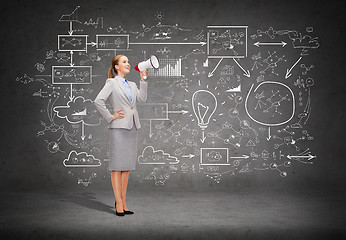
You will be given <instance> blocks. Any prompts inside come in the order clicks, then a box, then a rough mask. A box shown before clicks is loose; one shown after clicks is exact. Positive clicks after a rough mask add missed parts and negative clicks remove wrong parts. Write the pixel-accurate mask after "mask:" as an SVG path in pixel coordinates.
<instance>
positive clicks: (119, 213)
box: [114, 201, 125, 217]
mask: <svg viewBox="0 0 346 240" xmlns="http://www.w3.org/2000/svg"><path fill="white" fill-rule="evenodd" d="M114 208H115V215H117V216H120V217H122V216H125V212H118V211H117V202H116V201H115V202H114Z"/></svg>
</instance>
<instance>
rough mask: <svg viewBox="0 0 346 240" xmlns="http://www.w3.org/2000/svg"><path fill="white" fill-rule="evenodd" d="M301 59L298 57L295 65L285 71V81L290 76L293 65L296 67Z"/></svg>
mask: <svg viewBox="0 0 346 240" xmlns="http://www.w3.org/2000/svg"><path fill="white" fill-rule="evenodd" d="M301 59H302V57H300V58H299V59H298V60H297V61H296V63H295V64H293V66H292V67H291V68H290V69H287V70H286V76H285V79H287V78H289V77H290V76H291V75H292V74H291V71H292V69H293V68H294V66H295V65H297V63H298V62H299V61H300V60H301Z"/></svg>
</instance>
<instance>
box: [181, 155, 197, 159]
mask: <svg viewBox="0 0 346 240" xmlns="http://www.w3.org/2000/svg"><path fill="white" fill-rule="evenodd" d="M194 156H195V155H193V154H189V155H183V156H182V157H183V158H190V159H191V158H193V157H194Z"/></svg>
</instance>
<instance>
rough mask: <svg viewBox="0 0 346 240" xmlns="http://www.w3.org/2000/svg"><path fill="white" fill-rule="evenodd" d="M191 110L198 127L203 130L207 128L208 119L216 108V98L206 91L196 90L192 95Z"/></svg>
mask: <svg viewBox="0 0 346 240" xmlns="http://www.w3.org/2000/svg"><path fill="white" fill-rule="evenodd" d="M192 108H193V112H194V113H195V115H196V118H197V121H198V126H199V127H200V128H201V129H202V130H204V129H206V128H207V127H208V124H209V121H210V118H211V116H212V115H213V114H214V112H215V110H216V108H217V100H216V97H215V96H214V94H212V93H211V92H209V91H207V90H198V91H196V92H195V93H194V94H193V95H192Z"/></svg>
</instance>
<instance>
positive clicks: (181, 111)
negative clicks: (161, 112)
mask: <svg viewBox="0 0 346 240" xmlns="http://www.w3.org/2000/svg"><path fill="white" fill-rule="evenodd" d="M188 112H189V111H186V110H180V111H168V113H182V114H183V115H184V114H186V113H188Z"/></svg>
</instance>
